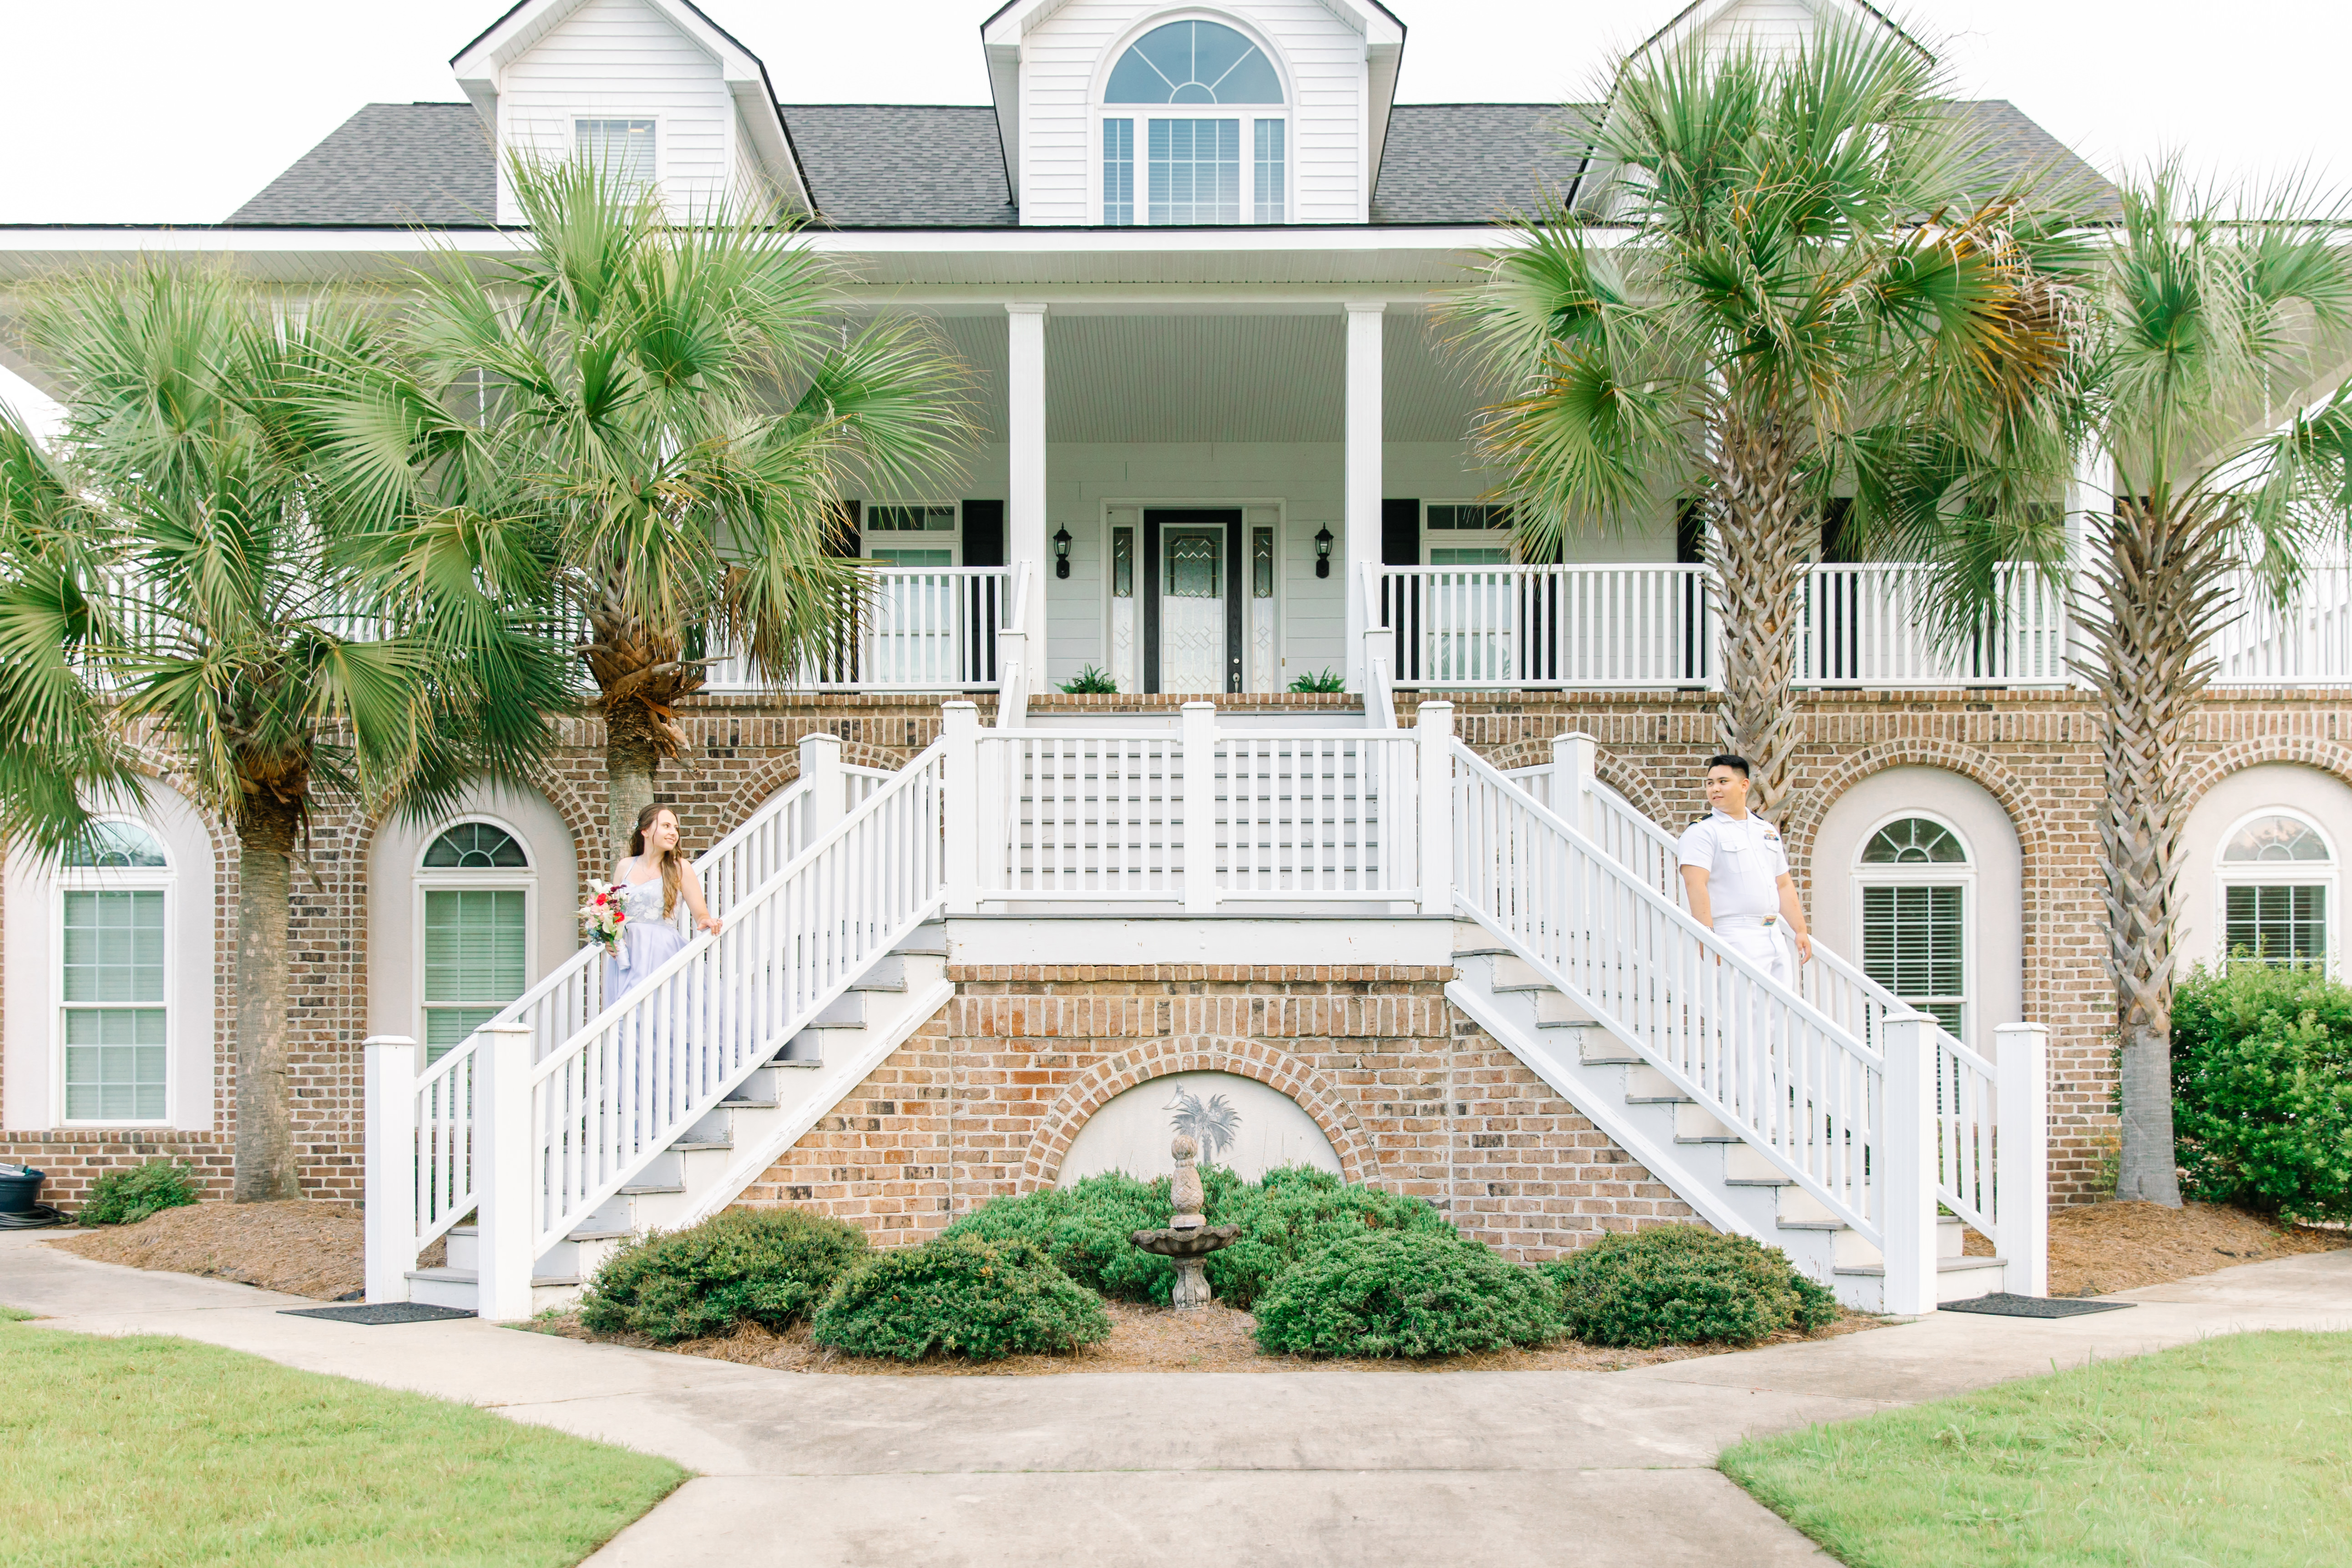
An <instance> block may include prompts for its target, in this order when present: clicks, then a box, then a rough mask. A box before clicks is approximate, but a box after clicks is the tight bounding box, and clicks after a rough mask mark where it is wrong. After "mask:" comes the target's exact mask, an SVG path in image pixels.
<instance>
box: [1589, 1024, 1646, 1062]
mask: <svg viewBox="0 0 2352 1568" xmlns="http://www.w3.org/2000/svg"><path fill="white" fill-rule="evenodd" d="M1576 1059H1577V1060H1578V1061H1580V1062H1581V1063H1583V1064H1584V1065H1585V1066H1586V1067H1589V1068H1606V1067H1618V1066H1621V1065H1622V1066H1625V1067H1638V1066H1640V1065H1642V1053H1641V1052H1639V1051H1637V1050H1635V1049H1634V1048H1633V1047H1631V1046H1629V1045H1627V1044H1626V1043H1625V1042H1624V1041H1622V1040H1621V1039H1619V1038H1618V1037H1616V1036H1614V1035H1612V1034H1611V1033H1610V1032H1609V1031H1608V1030H1606V1029H1601V1028H1591V1029H1587V1030H1585V1031H1584V1038H1583V1039H1582V1040H1580V1041H1579V1042H1578V1049H1577V1057H1576Z"/></svg>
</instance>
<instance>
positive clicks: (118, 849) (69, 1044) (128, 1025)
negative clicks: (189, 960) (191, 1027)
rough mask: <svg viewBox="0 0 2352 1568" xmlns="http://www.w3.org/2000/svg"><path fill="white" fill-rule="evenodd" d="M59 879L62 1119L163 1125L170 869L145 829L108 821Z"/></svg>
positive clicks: (167, 1107) (68, 859) (72, 852)
mask: <svg viewBox="0 0 2352 1568" xmlns="http://www.w3.org/2000/svg"><path fill="white" fill-rule="evenodd" d="M61 871H62V875H61V876H60V877H59V879H58V881H59V895H60V899H61V901H62V904H63V906H64V907H63V909H62V910H61V911H60V912H61V913H62V915H63V917H64V918H63V920H62V921H61V922H60V935H61V939H62V941H61V946H62V949H63V952H62V959H63V963H62V964H61V966H60V967H61V969H62V973H61V975H60V977H59V978H60V982H61V984H59V986H58V997H59V1000H60V1002H61V1003H62V1005H63V1006H62V1011H63V1015H64V1016H63V1018H62V1019H61V1025H62V1026H61V1029H60V1034H61V1035H62V1037H63V1039H64V1045H65V1053H64V1054H65V1096H64V1099H65V1105H64V1110H65V1120H66V1121H68V1122H93V1121H99V1122H109V1123H116V1124H120V1123H126V1122H160V1121H168V1120H170V1117H171V1073H170V1067H171V1061H170V1047H171V1033H172V1030H171V1007H170V1005H169V1001H168V998H169V996H170V989H169V987H170V984H171V976H170V973H169V967H170V966H169V963H168V962H167V959H168V949H169V945H170V941H169V938H170V931H171V913H172V911H171V907H170V906H171V897H172V893H171V888H172V866H171V861H170V859H169V858H167V857H166V856H165V854H164V853H163V843H162V841H161V840H159V839H158V838H157V837H155V836H154V834H152V833H151V832H149V831H148V830H147V828H145V827H144V826H141V825H140V824H138V823H135V822H125V821H105V822H99V823H95V824H93V825H92V826H91V828H90V831H89V833H88V834H87V835H85V836H84V837H82V839H81V840H80V841H79V843H77V844H75V845H74V846H73V847H72V848H70V849H68V851H67V852H66V855H65V859H64V864H63V866H62V868H61Z"/></svg>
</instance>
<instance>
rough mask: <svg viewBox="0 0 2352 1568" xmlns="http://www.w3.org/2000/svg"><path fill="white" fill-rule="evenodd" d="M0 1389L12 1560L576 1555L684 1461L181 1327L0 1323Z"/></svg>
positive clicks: (0, 1524) (0, 1479)
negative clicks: (170, 1332)
mask: <svg viewBox="0 0 2352 1568" xmlns="http://www.w3.org/2000/svg"><path fill="white" fill-rule="evenodd" d="M374 1332H381V1333H386V1334H397V1333H400V1332H402V1330H399V1329H396V1328H393V1329H382V1330H376V1331H374ZM0 1391H5V1392H0V1454H5V1460H0V1564H7V1565H8V1568H16V1564H20V1563H21V1564H41V1565H42V1568H57V1565H60V1564H66V1563H90V1564H100V1563H103V1564H106V1565H107V1568H138V1565H144V1564H151V1563H152V1564H159V1565H160V1564H165V1563H171V1564H183V1563H253V1564H262V1563H268V1564H271V1565H273V1568H275V1565H278V1564H316V1565H318V1568H326V1565H328V1564H343V1563H402V1564H410V1563H482V1564H486V1565H487V1564H498V1565H499V1568H505V1565H507V1564H518V1565H520V1564H533V1563H546V1564H551V1565H553V1564H569V1563H577V1562H578V1561H579V1560H580V1559H581V1558H583V1557H585V1556H586V1555H587V1554H588V1553H589V1552H593V1551H594V1550H595V1548H596V1547H597V1546H598V1545H599V1544H601V1543H602V1542H604V1541H606V1540H607V1539H609V1538H610V1537H611V1536H613V1535H614V1533H615V1532H616V1531H619V1530H620V1529H621V1527H622V1526H623V1525H625V1524H627V1523H628V1522H629V1521H631V1520H634V1519H635V1518H636V1517H637V1516H638V1515H639V1514H641V1513H643V1512H645V1511H646V1509H648V1508H650V1507H652V1506H653V1505H654V1503H656V1501H658V1500H660V1499H661V1498H662V1497H664V1496H666V1495H667V1493H668V1492H669V1491H670V1489H672V1488H674V1487H676V1486H677V1484H678V1482H679V1481H681V1480H683V1479H685V1474H686V1473H685V1472H684V1471H683V1470H680V1469H679V1468H677V1466H676V1465H673V1464H671V1463H670V1462H669V1461H668V1460H667V1459H657V1458H651V1457H649V1456H647V1455H644V1454H633V1453H630V1452H628V1451H627V1450H625V1449H622V1448H613V1447H605V1446H604V1445H603V1444H600V1443H591V1442H587V1441H585V1440H583V1439H582V1438H578V1437H572V1436H565V1435H563V1434H562V1433H560V1432H551V1431H548V1430H546V1429H544V1428H542V1427H537V1426H522V1425H520V1424H518V1423H516V1422H512V1421H508V1420H505V1419H503V1418H501V1417H499V1416H497V1415H490V1414H488V1412H487V1411H481V1410H476V1409H473V1408H471V1407H470V1406H467V1405H453V1404H450V1403H447V1402H446V1401H443V1400H438V1399H427V1398H425V1397H424V1396H423V1395H421V1394H395V1393H392V1392H389V1391H387V1390H384V1389H380V1388H373V1387H370V1386H369V1385H367V1384H361V1383H350V1382H346V1381H345V1380H343V1379H341V1378H339V1377H321V1376H319V1375H316V1374H314V1373H305V1372H295V1371H292V1370H290V1369H289V1368H287V1367H282V1366H279V1365H278V1364H277V1363H274V1362H267V1361H263V1360H261V1359H259V1358H258V1357H256V1356H249V1355H245V1354H242V1353H240V1352H236V1351H225V1350H219V1349H215V1347H213V1346H211V1345H200V1344H194V1343H192V1342H188V1341H185V1340H175V1339H161V1338H140V1339H120V1340H117V1339H99V1338H93V1337H90V1336H89V1335H83V1334H68V1333H58V1332H56V1331H52V1330H47V1329H40V1328H31V1327H24V1326H20V1325H17V1324H14V1323H0Z"/></svg>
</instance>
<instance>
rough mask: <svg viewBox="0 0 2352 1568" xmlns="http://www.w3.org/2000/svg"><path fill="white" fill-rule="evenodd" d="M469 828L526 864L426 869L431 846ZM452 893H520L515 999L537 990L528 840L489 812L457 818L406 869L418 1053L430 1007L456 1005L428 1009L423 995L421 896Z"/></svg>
mask: <svg viewBox="0 0 2352 1568" xmlns="http://www.w3.org/2000/svg"><path fill="white" fill-rule="evenodd" d="M471 822H482V823H488V825H489V826H492V827H495V828H497V829H498V830H499V832H501V833H504V834H505V835H506V836H507V837H509V838H511V839H513V840H514V841H515V842H516V843H517V844H519V845H520V846H521V847H522V855H523V861H524V863H523V864H522V865H520V866H493V867H466V866H433V867H428V866H426V865H425V856H426V855H427V854H429V853H431V851H432V848H433V846H435V845H436V844H438V843H439V842H440V841H441V838H442V836H443V835H444V834H446V833H450V832H452V831H454V830H456V829H457V828H460V827H463V826H466V825H467V823H471ZM456 892H468V893H471V892H485V893H502V892H519V893H520V894H521V895H522V973H523V983H522V989H521V991H518V992H516V993H515V994H516V995H518V996H519V995H520V994H522V991H528V990H530V988H531V987H532V986H533V985H535V984H538V981H539V975H540V973H541V972H540V966H539V917H540V908H539V856H538V853H537V851H536V850H534V849H533V848H532V847H531V842H530V837H528V836H526V835H525V834H524V833H523V831H522V829H521V828H520V827H519V826H516V825H515V824H514V823H512V822H510V821H509V820H508V819H506V818H505V817H502V816H498V815H497V814H496V813H493V812H488V811H468V812H461V813H459V814H458V815H457V816H453V817H451V818H450V819H449V820H448V821H446V822H445V823H443V824H441V825H440V826H438V827H436V828H434V829H433V830H432V831H431V832H430V833H427V834H425V836H424V837H423V840H422V841H421V842H420V843H419V844H418V845H417V847H416V860H415V864H414V865H412V866H411V867H410V868H409V899H408V924H409V943H410V945H409V950H408V951H409V952H411V953H413V954H415V965H416V968H415V973H416V984H415V986H414V987H413V988H412V989H411V991H410V994H409V1012H410V1014H411V1016H412V1017H413V1019H414V1024H415V1030H416V1039H417V1041H418V1043H419V1047H420V1049H429V1048H430V1047H427V1046H425V1041H427V1040H428V1039H429V1038H430V1031H429V1029H428V1027H427V1026H428V1025H429V1024H430V1022H431V1018H432V1009H433V1007H434V1006H436V1005H438V1006H454V1005H457V1004H454V1003H439V1004H435V1003H431V1002H429V1001H428V1000H427V998H426V997H425V895H426V894H427V893H456ZM509 1000H512V998H509Z"/></svg>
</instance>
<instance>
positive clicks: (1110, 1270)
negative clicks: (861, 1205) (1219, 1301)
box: [947, 1171, 1237, 1301]
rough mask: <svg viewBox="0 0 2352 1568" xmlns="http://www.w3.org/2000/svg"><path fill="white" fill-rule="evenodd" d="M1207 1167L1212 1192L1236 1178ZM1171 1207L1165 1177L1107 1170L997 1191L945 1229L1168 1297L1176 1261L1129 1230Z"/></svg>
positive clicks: (1144, 1295) (1145, 1297)
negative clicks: (1013, 1191)
mask: <svg viewBox="0 0 2352 1568" xmlns="http://www.w3.org/2000/svg"><path fill="white" fill-rule="evenodd" d="M1202 1174H1203V1182H1202V1185H1203V1186H1206V1187H1208V1188H1209V1189H1210V1191H1211V1192H1212V1193H1214V1192H1216V1191H1217V1190H1218V1189H1219V1187H1220V1186H1221V1185H1232V1184H1237V1183H1236V1181H1235V1178H1234V1177H1233V1176H1232V1175H1231V1174H1230V1173H1222V1172H1204V1173H1202ZM1219 1175H1223V1177H1224V1181H1223V1183H1222V1184H1221V1183H1219V1182H1217V1181H1216V1180H1215V1178H1216V1177H1217V1176H1219ZM1169 1212H1170V1210H1169V1205H1168V1178H1167V1177H1165V1176H1162V1177H1160V1179H1159V1180H1158V1181H1156V1182H1140V1181H1138V1180H1136V1179H1135V1178H1134V1177H1133V1176H1130V1175H1128V1174H1127V1173H1124V1172H1121V1171H1110V1172H1107V1173H1104V1174H1102V1175H1099V1176H1088V1177H1087V1179H1086V1180H1084V1181H1082V1182H1079V1183H1077V1184H1075V1185H1073V1186H1068V1187H1052V1188H1046V1189H1045V1190H1043V1191H1039V1192H1034V1193H1024V1194H1021V1195H1020V1196H1018V1197H1006V1198H992V1199H991V1200H990V1201H989V1202H987V1203H985V1204H982V1205H981V1206H980V1207H979V1208H977V1209H974V1210H973V1211H972V1212H971V1213H970V1214H968V1215H964V1216H963V1217H962V1218H961V1219H959V1220H957V1221H956V1222H955V1223H954V1224H952V1225H950V1226H948V1228H947V1234H948V1235H950V1236H969V1237H977V1238H979V1239H981V1240H982V1241H1025V1242H1027V1243H1029V1244H1030V1245H1031V1246H1034V1247H1036V1248H1037V1249H1038V1250H1039V1251H1040V1252H1043V1253H1044V1254H1045V1256H1046V1257H1047V1258H1051V1259H1053V1261H1054V1265H1055V1268H1059V1269H1061V1271H1062V1272H1063V1273H1065V1274H1066V1275H1068V1276H1069V1277H1070V1278H1071V1279H1074V1280H1076V1281H1077V1282H1078V1283H1079V1284H1081V1285H1083V1286H1085V1287H1086V1288H1087V1289H1089V1290H1094V1291H1097V1292H1099V1293H1101V1294H1102V1295H1105V1296H1108V1297H1111V1298H1112V1299H1114V1300H1121V1301H1165V1300H1168V1298H1169V1295H1170V1293H1171V1291H1173V1289H1175V1284H1176V1266H1175V1265H1174V1264H1172V1263H1171V1262H1170V1261H1169V1260H1168V1259H1166V1258H1160V1257H1156V1256H1154V1255H1153V1254H1151V1253H1149V1252H1146V1251H1144V1250H1143V1249H1142V1248H1141V1247H1137V1246H1136V1245H1135V1244H1134V1243H1133V1242H1131V1241H1129V1239H1128V1237H1130V1236H1132V1235H1133V1234H1134V1233H1135V1232H1137V1231H1139V1230H1156V1229H1158V1228H1159V1227H1160V1226H1164V1225H1166V1224H1167V1223H1168V1216H1169Z"/></svg>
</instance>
